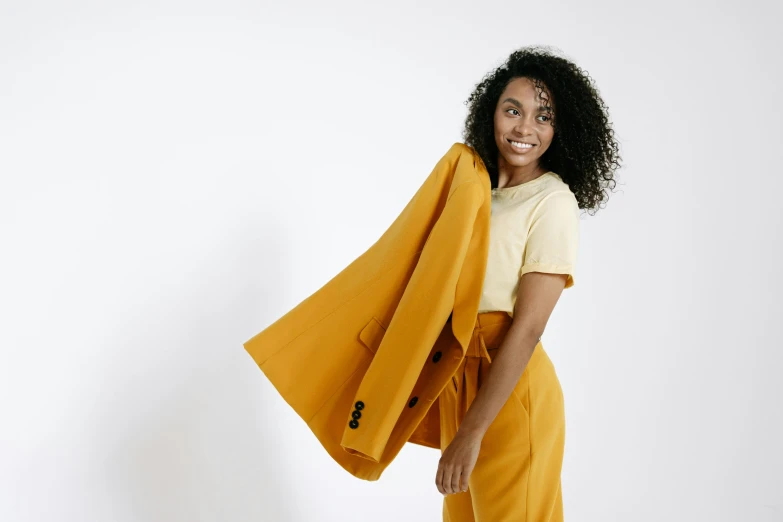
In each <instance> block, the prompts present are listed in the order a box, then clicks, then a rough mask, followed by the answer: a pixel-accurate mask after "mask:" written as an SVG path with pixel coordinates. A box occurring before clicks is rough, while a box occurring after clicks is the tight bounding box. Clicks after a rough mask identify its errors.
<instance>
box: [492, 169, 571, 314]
mask: <svg viewBox="0 0 783 522" xmlns="http://www.w3.org/2000/svg"><path fill="white" fill-rule="evenodd" d="M491 208H492V215H491V218H490V226H489V254H488V258H487V270H486V273H485V275H484V286H483V288H482V292H481V301H480V302H479V310H478V311H479V312H490V311H505V312H508V314H509V315H510V316H512V317H513V315H514V304H515V303H516V296H517V290H518V289H519V278H520V277H521V276H522V275H523V274H526V273H528V272H547V273H551V274H568V280H567V281H566V285H565V288H570V287H572V286H573V285H574V268H575V265H576V254H577V250H578V248H579V205H578V203H577V201H576V197H575V196H574V193H573V192H571V189H570V188H569V186H568V185H567V184H566V183H565V182H564V181H563V180H562V179H561V178H560V176H558V175H557V174H556V173H554V172H552V171H549V172H546V173H544V174H542V175H540V176H539V177H537V178H536V179H533V180H530V181H528V182H526V183H522V184H520V185H514V186H513V187H503V188H494V189H492V207H491Z"/></svg>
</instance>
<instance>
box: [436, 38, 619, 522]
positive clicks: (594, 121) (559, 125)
mask: <svg viewBox="0 0 783 522" xmlns="http://www.w3.org/2000/svg"><path fill="white" fill-rule="evenodd" d="M468 103H469V114H468V117H467V122H466V128H465V131H464V134H463V136H464V138H465V143H466V144H467V145H469V146H471V147H472V148H473V149H474V150H475V151H476V152H477V153H478V154H479V155H480V157H481V158H482V160H483V162H484V163H485V166H486V168H487V172H488V173H489V175H490V178H491V183H492V185H491V186H492V215H491V224H490V247H489V255H488V259H487V270H486V273H485V276H484V285H483V287H482V296H481V304H480V305H479V314H478V316H477V319H476V326H475V329H474V332H473V333H474V335H473V340H472V342H471V347H470V349H469V350H468V354H467V357H465V359H464V360H463V361H462V363H461V364H460V367H459V369H458V370H457V371H456V372H455V374H454V377H453V386H447V387H446V388H444V390H443V392H442V393H441V395H440V396H439V401H440V421H441V453H442V455H441V458H440V461H439V464H438V469H437V473H436V478H435V483H436V486H437V488H438V490H439V491H440V492H441V494H443V495H445V498H444V502H443V520H444V521H449V522H467V521H479V522H499V521H507V520H508V521H512V520H513V521H517V520H519V521H522V520H527V521H558V520H563V501H562V492H561V485H560V471H561V466H562V461H563V450H564V443H565V417H564V409H563V395H562V390H561V388H560V383H559V381H558V378H557V375H556V373H555V369H554V367H553V365H552V362H551V360H550V359H549V357H548V356H547V354H546V352H545V351H544V347H543V345H542V343H541V340H540V339H541V335H542V333H543V332H544V329H545V326H546V323H547V321H548V319H549V317H550V314H551V313H552V310H553V309H554V307H555V304H556V303H557V301H558V299H559V298H560V295H561V293H562V291H563V290H564V289H565V288H570V287H571V286H573V284H574V267H575V263H576V254H577V249H578V237H579V235H578V229H579V215H578V213H579V209H580V208H581V209H587V210H588V211H594V210H595V209H596V208H598V207H599V205H600V204H601V203H602V202H603V200H604V199H605V196H606V193H605V192H604V189H605V188H607V187H608V188H610V189H611V188H614V184H615V182H614V179H613V171H614V170H615V169H616V168H618V167H619V159H620V156H619V154H618V146H617V142H616V141H615V139H614V137H613V131H612V129H611V126H610V123H609V120H608V117H607V111H606V107H605V105H604V103H603V101H602V100H601V98H600V96H599V94H598V92H597V90H596V89H595V87H594V86H593V85H592V83H591V81H590V79H589V76H588V75H587V74H586V73H585V72H583V71H582V70H581V69H580V68H578V67H577V66H576V65H575V64H573V63H571V62H569V61H568V60H566V59H564V58H562V57H558V56H555V55H553V54H551V53H548V52H546V51H544V50H541V49H539V48H534V47H530V48H523V49H521V50H518V51H516V52H514V53H512V54H511V55H510V57H509V58H508V59H507V60H506V62H505V63H503V64H502V65H501V66H500V67H498V68H497V69H496V70H494V71H493V72H491V73H490V74H489V75H487V76H485V78H484V79H483V81H482V82H481V83H479V84H478V86H477V87H476V89H475V91H474V92H473V93H472V95H471V96H470V98H469V99H468Z"/></svg>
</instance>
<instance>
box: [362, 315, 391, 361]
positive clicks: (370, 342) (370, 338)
mask: <svg viewBox="0 0 783 522" xmlns="http://www.w3.org/2000/svg"><path fill="white" fill-rule="evenodd" d="M385 333H386V328H385V327H384V326H383V325H382V324H381V322H380V321H379V320H378V319H376V318H375V317H371V318H370V322H368V323H367V325H366V326H365V327H364V328H362V331H361V332H359V340H360V341H361V342H362V344H363V345H364V346H366V347H367V348H368V349H369V350H370V351H371V352H372V353H375V352H377V351H378V347H379V346H380V345H381V339H383V334H385Z"/></svg>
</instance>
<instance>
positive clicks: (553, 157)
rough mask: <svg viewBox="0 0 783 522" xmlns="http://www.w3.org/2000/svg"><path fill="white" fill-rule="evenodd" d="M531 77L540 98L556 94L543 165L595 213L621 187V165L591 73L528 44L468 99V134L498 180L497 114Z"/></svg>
mask: <svg viewBox="0 0 783 522" xmlns="http://www.w3.org/2000/svg"><path fill="white" fill-rule="evenodd" d="M520 77H525V78H529V79H530V80H532V81H533V82H534V83H535V85H536V89H537V91H538V92H539V96H541V93H542V92H543V91H546V93H547V94H548V95H549V96H551V97H552V98H553V101H554V115H553V116H554V117H553V119H551V120H550V123H551V124H552V126H553V127H554V136H553V139H552V143H551V145H550V146H549V148H548V149H547V150H546V152H544V154H543V155H542V156H541V158H540V162H541V166H542V167H544V168H546V169H547V170H551V171H553V172H555V173H557V174H558V175H559V176H560V177H561V178H562V179H563V181H564V182H566V183H567V184H568V186H569V187H570V188H571V191H572V192H573V193H574V195H575V196H576V200H577V202H578V203H579V208H581V209H587V211H588V212H589V213H590V214H591V215H592V214H595V212H596V211H597V209H598V208H599V207H600V206H601V204H602V203H603V202H604V201H605V200H606V199H608V196H609V195H608V193H607V192H606V191H605V189H606V188H609V190H611V189H613V188H614V187H615V185H616V181H615V180H614V171H615V170H616V169H618V168H619V167H620V159H621V158H620V155H619V153H618V144H617V141H616V140H615V138H614V130H612V127H611V123H610V122H609V117H608V113H607V109H606V105H605V104H604V102H603V100H602V99H601V97H600V95H599V94H598V89H597V88H596V87H595V86H594V85H593V82H592V79H591V78H590V75H589V74H588V73H587V72H585V71H583V70H582V69H580V68H579V67H578V66H577V65H575V64H574V63H572V62H571V61H569V60H567V59H565V58H562V57H560V56H557V55H555V54H554V53H552V52H551V51H549V50H548V49H547V48H546V47H542V46H528V47H523V48H521V49H518V50H516V51H514V52H513V53H511V55H510V56H509V57H508V58H507V59H506V61H505V62H504V63H503V64H501V65H500V66H499V67H497V68H496V69H495V70H493V71H491V72H489V73H488V74H486V75H485V76H484V78H483V79H482V81H481V82H480V83H479V84H478V85H476V88H475V90H474V91H473V93H472V94H471V95H470V97H469V98H468V100H467V101H466V102H465V104H466V105H468V116H467V118H466V120H465V129H464V131H463V134H462V136H463V138H464V141H465V144H466V145H468V146H470V147H472V148H473V149H474V150H475V151H476V152H477V153H478V154H479V156H480V157H481V159H482V161H483V162H484V164H485V166H486V168H487V172H489V175H490V179H491V181H492V187H497V184H498V155H499V151H498V147H497V144H496V143H495V136H494V113H495V109H496V107H497V103H498V99H499V98H500V95H501V94H502V93H503V90H504V89H505V88H506V85H508V83H509V82H510V81H511V80H513V79H515V78H520Z"/></svg>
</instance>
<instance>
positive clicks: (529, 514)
mask: <svg viewBox="0 0 783 522" xmlns="http://www.w3.org/2000/svg"><path fill="white" fill-rule="evenodd" d="M511 321H512V319H511V317H509V316H508V314H506V312H484V313H480V314H478V316H477V318H476V326H475V328H474V329H473V337H472V339H471V342H470V346H469V348H468V352H467V356H466V357H465V358H464V359H463V361H462V364H460V366H459V368H458V369H457V371H456V372H455V373H454V375H453V377H452V382H451V383H449V385H447V386H446V387H445V388H444V389H443V391H442V392H441V395H440V396H439V397H438V400H439V401H440V428H441V430H440V431H441V453H442V452H443V450H445V449H446V447H447V446H448V444H449V443H450V442H451V440H452V439H453V438H454V435H455V433H456V432H457V428H458V427H459V424H460V422H462V419H463V418H464V416H465V413H466V412H467V410H468V407H469V406H470V404H471V403H472V402H473V399H474V398H475V396H476V391H477V390H478V389H479V387H480V386H481V382H482V379H483V378H484V377H485V376H486V373H487V370H488V369H489V365H490V364H491V363H492V358H493V357H494V356H495V355H496V354H497V350H498V349H499V348H500V344H501V342H502V340H503V338H504V336H505V334H506V332H507V331H508V328H509V327H510V326H511ZM564 446H565V413H564V408H563V392H562V389H561V388H560V381H559V380H558V378H557V374H556V373H555V368H554V366H553V365H552V361H551V360H550V359H549V356H548V355H547V354H546V352H545V351H544V347H543V346H542V344H541V342H540V341H539V343H538V344H537V345H536V347H535V350H534V351H533V355H532V357H531V358H530V362H528V364H527V367H526V368H525V371H524V373H523V374H522V377H520V379H519V381H518V382H517V385H516V386H515V388H514V390H513V392H512V393H511V395H510V397H509V398H508V400H507V401H506V403H505V405H504V406H503V408H502V409H501V410H500V412H499V413H498V415H497V417H495V420H494V421H493V422H492V424H491V425H490V427H489V429H488V430H487V432H486V434H485V435H484V438H483V439H482V441H481V449H480V451H479V456H478V460H477V461H476V466H475V468H474V469H473V472H472V473H471V475H470V478H469V480H468V490H467V491H465V492H462V493H456V494H452V495H446V496H445V497H444V498H443V521H444V522H545V521H546V522H561V521H562V520H563V497H562V491H561V485H560V470H561V468H562V463H563V450H564Z"/></svg>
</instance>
